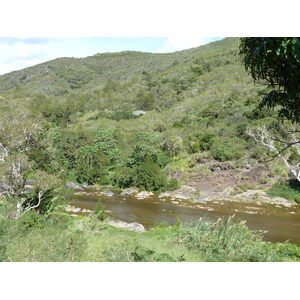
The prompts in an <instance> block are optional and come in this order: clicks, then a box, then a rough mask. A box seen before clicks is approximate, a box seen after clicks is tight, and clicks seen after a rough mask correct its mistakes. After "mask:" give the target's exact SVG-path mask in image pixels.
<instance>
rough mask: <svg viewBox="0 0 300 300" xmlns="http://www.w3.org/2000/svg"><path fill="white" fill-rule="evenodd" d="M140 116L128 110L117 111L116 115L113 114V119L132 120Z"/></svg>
mask: <svg viewBox="0 0 300 300" xmlns="http://www.w3.org/2000/svg"><path fill="white" fill-rule="evenodd" d="M137 118H138V116H136V115H134V114H133V113H130V112H127V111H117V112H115V113H114V115H112V116H111V119H113V120H116V121H120V120H131V119H137Z"/></svg>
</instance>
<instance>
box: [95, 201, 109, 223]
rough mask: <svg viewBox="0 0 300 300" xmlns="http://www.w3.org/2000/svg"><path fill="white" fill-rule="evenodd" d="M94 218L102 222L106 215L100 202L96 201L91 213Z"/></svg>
mask: <svg viewBox="0 0 300 300" xmlns="http://www.w3.org/2000/svg"><path fill="white" fill-rule="evenodd" d="M93 214H94V216H95V217H96V219H97V220H99V221H104V220H105V218H106V214H105V211H104V208H103V205H102V201H101V200H98V202H97V204H96V206H95V208H94V212H93Z"/></svg>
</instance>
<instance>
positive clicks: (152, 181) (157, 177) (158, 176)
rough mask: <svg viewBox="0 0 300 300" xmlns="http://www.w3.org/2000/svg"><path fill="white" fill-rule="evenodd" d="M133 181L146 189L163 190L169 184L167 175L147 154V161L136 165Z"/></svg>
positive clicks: (137, 185)
mask: <svg viewBox="0 0 300 300" xmlns="http://www.w3.org/2000/svg"><path fill="white" fill-rule="evenodd" d="M133 182H134V185H135V186H136V187H139V188H141V189H144V190H146V191H163V190H164V189H165V188H166V185H167V175H166V174H165V172H163V171H162V170H161V169H160V167H159V165H158V164H157V163H155V162H154V161H153V160H152V159H151V157H149V156H147V157H146V160H145V162H144V163H142V164H140V165H139V166H137V167H136V169H135V173H134V179H133Z"/></svg>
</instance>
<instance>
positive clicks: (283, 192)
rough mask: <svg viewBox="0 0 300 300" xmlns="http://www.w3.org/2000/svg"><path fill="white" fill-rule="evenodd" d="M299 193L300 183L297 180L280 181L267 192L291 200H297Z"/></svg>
mask: <svg viewBox="0 0 300 300" xmlns="http://www.w3.org/2000/svg"><path fill="white" fill-rule="evenodd" d="M299 193H300V184H299V182H298V181H297V180H289V181H278V182H276V183H275V184H274V185H273V186H272V187H271V188H270V189H269V190H267V194H268V195H270V196H274V197H282V198H286V199H288V200H291V201H293V200H295V201H297V199H298V198H299Z"/></svg>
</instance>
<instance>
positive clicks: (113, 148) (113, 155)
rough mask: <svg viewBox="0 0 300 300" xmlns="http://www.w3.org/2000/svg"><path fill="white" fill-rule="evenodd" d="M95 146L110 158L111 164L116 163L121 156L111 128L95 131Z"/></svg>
mask: <svg viewBox="0 0 300 300" xmlns="http://www.w3.org/2000/svg"><path fill="white" fill-rule="evenodd" d="M93 142H94V145H95V146H94V147H95V149H99V150H100V151H102V152H103V153H104V154H105V155H107V156H108V157H109V159H110V163H111V164H115V163H116V162H117V161H118V158H119V156H120V151H119V149H118V146H117V141H116V139H115V137H114V135H113V131H112V130H110V129H100V128H99V129H97V130H96V131H95V132H94V139H93Z"/></svg>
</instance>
